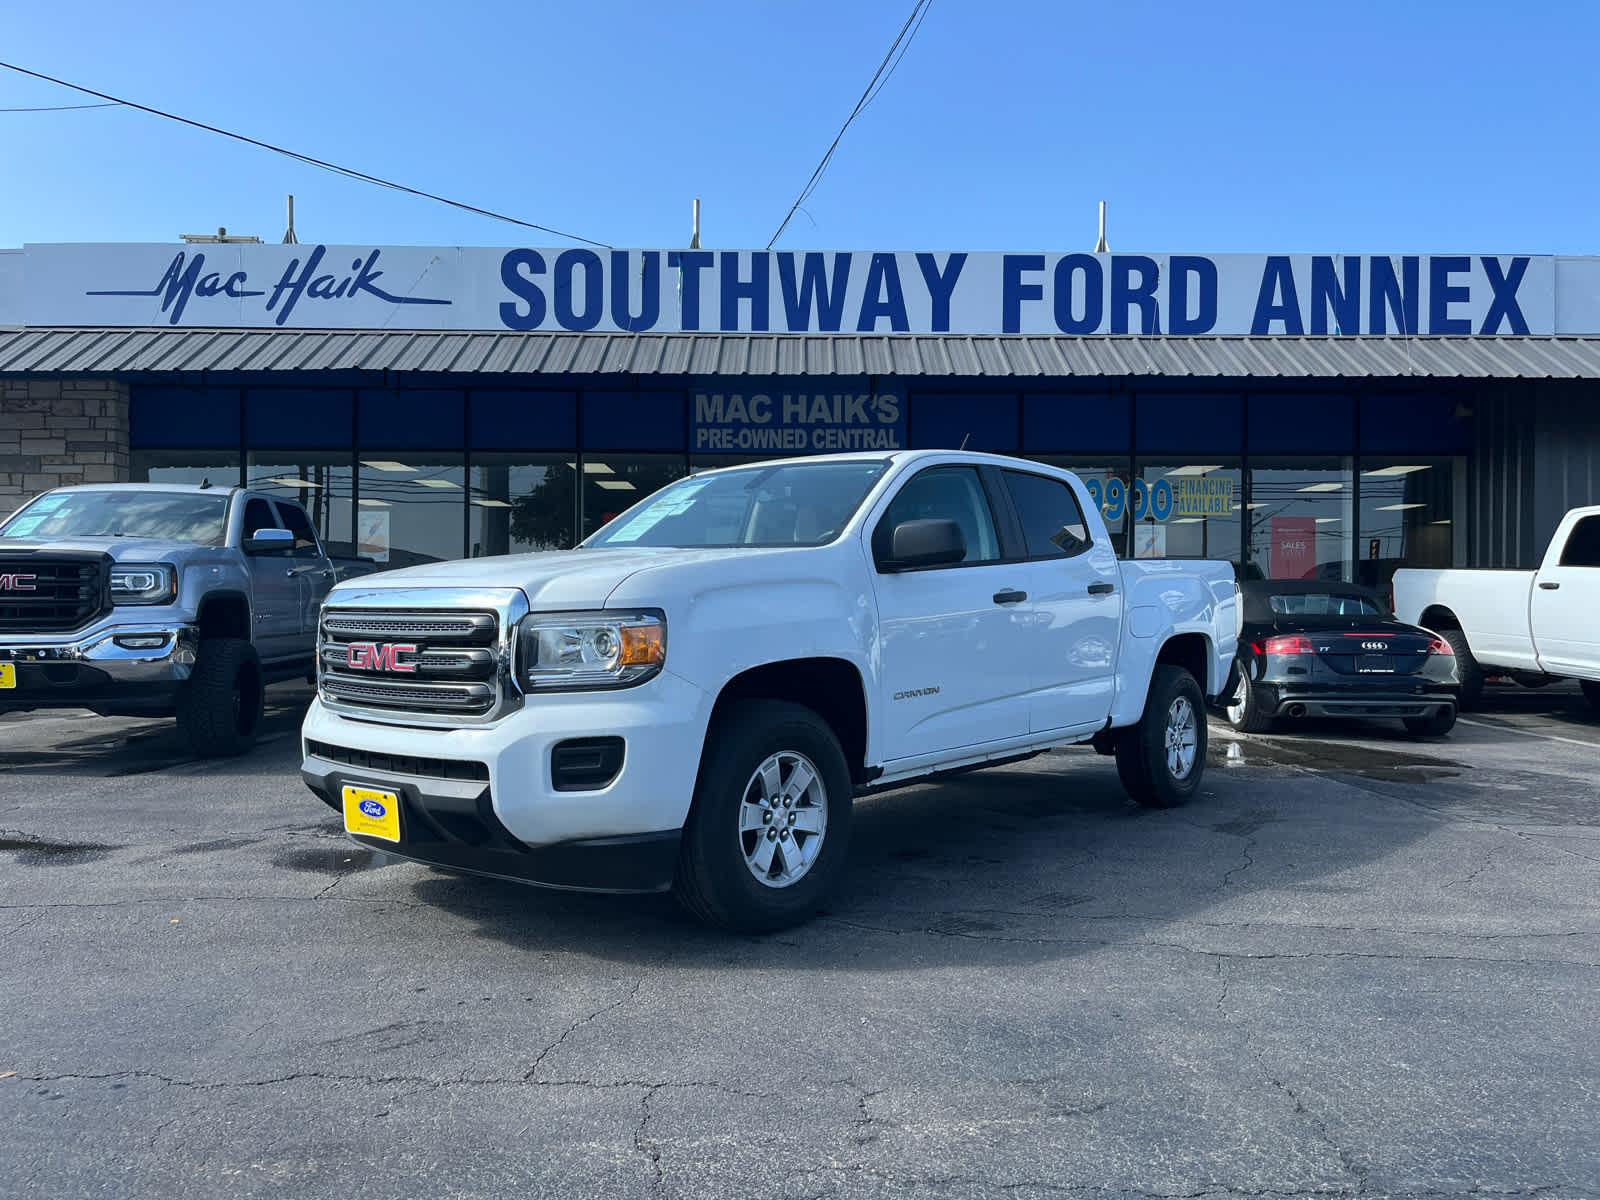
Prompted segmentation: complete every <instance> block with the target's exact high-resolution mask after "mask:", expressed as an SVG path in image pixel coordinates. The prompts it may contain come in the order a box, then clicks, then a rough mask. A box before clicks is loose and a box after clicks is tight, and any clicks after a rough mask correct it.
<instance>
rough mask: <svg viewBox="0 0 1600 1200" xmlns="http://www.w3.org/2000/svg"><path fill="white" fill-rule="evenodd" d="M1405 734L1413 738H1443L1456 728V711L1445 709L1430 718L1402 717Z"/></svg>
mask: <svg viewBox="0 0 1600 1200" xmlns="http://www.w3.org/2000/svg"><path fill="white" fill-rule="evenodd" d="M1401 720H1402V721H1403V722H1404V723H1405V727H1406V732H1407V733H1410V734H1412V735H1413V736H1415V737H1443V736H1444V735H1445V734H1447V733H1449V732H1450V731H1451V730H1452V729H1454V728H1455V727H1456V710H1455V709H1453V708H1447V709H1445V710H1444V711H1442V712H1436V713H1434V714H1433V716H1431V717H1402V718H1401Z"/></svg>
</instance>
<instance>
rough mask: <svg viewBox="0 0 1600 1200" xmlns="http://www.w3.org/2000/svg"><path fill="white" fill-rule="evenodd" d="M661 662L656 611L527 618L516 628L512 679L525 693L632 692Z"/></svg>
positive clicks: (662, 628)
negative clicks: (624, 688)
mask: <svg viewBox="0 0 1600 1200" xmlns="http://www.w3.org/2000/svg"><path fill="white" fill-rule="evenodd" d="M666 658H667V620H666V617H665V616H664V615H663V614H662V613H660V612H653V611H632V612H604V611H601V612H562V613H529V614H528V615H527V616H525V617H523V618H522V621H521V623H520V624H519V625H518V627H517V678H518V680H519V681H520V682H521V684H522V686H523V688H524V690H526V691H529V692H551V691H569V690H577V689H587V688H621V687H632V686H634V685H635V684H640V683H643V682H644V681H645V680H647V679H649V678H650V677H651V676H653V675H655V674H656V673H657V672H659V671H660V670H661V664H662V663H664V662H665V661H666Z"/></svg>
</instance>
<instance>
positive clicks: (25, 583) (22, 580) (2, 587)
mask: <svg viewBox="0 0 1600 1200" xmlns="http://www.w3.org/2000/svg"><path fill="white" fill-rule="evenodd" d="M37 578H39V577H38V576H37V575H18V574H15V573H13V574H10V575H0V592H36V591H38V590H39V589H38V588H36V587H34V586H33V581H34V580H35V579H37Z"/></svg>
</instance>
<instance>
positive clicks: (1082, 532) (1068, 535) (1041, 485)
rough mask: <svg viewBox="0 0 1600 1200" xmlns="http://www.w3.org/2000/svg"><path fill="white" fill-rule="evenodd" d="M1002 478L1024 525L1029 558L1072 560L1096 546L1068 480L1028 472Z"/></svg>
mask: <svg viewBox="0 0 1600 1200" xmlns="http://www.w3.org/2000/svg"><path fill="white" fill-rule="evenodd" d="M1001 474H1002V475H1003V476H1005V481H1006V490H1007V491H1009V492H1010V493H1011V500H1012V503H1013V504H1015V505H1016V509H1017V517H1018V519H1019V520H1020V521H1021V522H1022V537H1023V542H1024V545H1025V546H1026V547H1027V552H1028V557H1029V558H1070V557H1071V556H1072V555H1074V554H1082V553H1083V552H1084V551H1085V550H1087V549H1088V548H1089V547H1090V545H1092V544H1093V543H1092V542H1091V540H1090V537H1089V523H1088V522H1087V521H1086V520H1085V519H1084V516H1083V509H1082V508H1081V507H1080V506H1079V504H1078V498H1077V497H1076V496H1074V495H1073V494H1072V488H1071V487H1070V486H1069V485H1068V484H1067V482H1066V481H1065V480H1062V479H1052V478H1050V477H1049V476H1048V475H1033V474H1029V473H1028V472H1026V471H1002V472H1001Z"/></svg>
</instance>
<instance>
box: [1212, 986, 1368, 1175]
mask: <svg viewBox="0 0 1600 1200" xmlns="http://www.w3.org/2000/svg"><path fill="white" fill-rule="evenodd" d="M1217 978H1218V979H1219V980H1220V981H1221V984H1222V991H1221V993H1220V994H1219V995H1218V997H1217V1015H1218V1016H1219V1017H1220V1018H1221V1019H1222V1021H1223V1022H1224V1023H1225V1024H1227V1025H1230V1026H1232V1027H1233V1028H1235V1029H1237V1030H1239V1032H1240V1035H1241V1037H1242V1039H1243V1041H1244V1048H1245V1051H1246V1052H1247V1053H1248V1054H1249V1055H1250V1057H1251V1058H1252V1059H1254V1060H1255V1064H1256V1069H1257V1070H1259V1071H1260V1072H1261V1075H1262V1078H1264V1079H1265V1080H1266V1081H1267V1082H1268V1083H1270V1084H1271V1085H1272V1086H1273V1087H1274V1088H1276V1089H1277V1090H1278V1091H1280V1092H1282V1093H1283V1094H1284V1095H1285V1096H1287V1097H1288V1098H1289V1099H1290V1100H1291V1101H1293V1103H1294V1113H1295V1115H1296V1116H1303V1117H1305V1118H1306V1121H1307V1123H1308V1124H1309V1125H1310V1126H1311V1128H1312V1130H1313V1131H1314V1132H1315V1133H1316V1135H1317V1137H1318V1138H1320V1139H1321V1140H1322V1141H1323V1142H1325V1143H1326V1144H1327V1145H1328V1146H1329V1147H1330V1148H1331V1149H1332V1150H1333V1152H1334V1154H1336V1155H1337V1156H1338V1158H1339V1165H1340V1166H1341V1167H1342V1168H1343V1169H1344V1172H1345V1174H1347V1175H1350V1176H1351V1177H1353V1178H1354V1179H1355V1180H1356V1181H1357V1183H1358V1185H1359V1186H1358V1187H1357V1188H1356V1194H1357V1195H1359V1194H1361V1193H1363V1192H1365V1191H1366V1190H1367V1178H1368V1177H1367V1175H1366V1174H1364V1173H1363V1172H1362V1171H1361V1170H1360V1169H1359V1168H1358V1167H1357V1166H1356V1162H1355V1157H1354V1155H1352V1154H1351V1153H1350V1152H1349V1151H1347V1150H1346V1149H1345V1148H1344V1147H1343V1146H1341V1145H1340V1144H1339V1142H1338V1141H1337V1140H1336V1139H1335V1138H1334V1137H1333V1135H1332V1134H1331V1133H1329V1132H1328V1126H1327V1119H1326V1118H1324V1117H1319V1116H1318V1115H1317V1114H1316V1113H1314V1112H1312V1111H1311V1110H1310V1109H1309V1108H1307V1107H1306V1106H1305V1104H1304V1102H1303V1101H1302V1100H1301V1099H1300V1096H1299V1094H1298V1093H1297V1092H1296V1091H1295V1090H1294V1089H1293V1088H1292V1087H1290V1086H1289V1085H1288V1084H1287V1083H1284V1082H1283V1081H1282V1080H1281V1079H1279V1078H1277V1076H1276V1075H1274V1074H1273V1073H1272V1072H1271V1071H1270V1070H1268V1068H1267V1063H1266V1056H1265V1054H1264V1053H1263V1052H1262V1051H1261V1050H1260V1049H1259V1048H1258V1047H1257V1046H1256V1044H1255V1039H1254V1038H1253V1037H1252V1036H1251V1028H1250V1025H1249V1023H1248V1022H1244V1021H1239V1020H1236V1019H1235V1016H1234V1014H1233V1013H1232V1012H1231V1011H1230V1010H1229V1009H1228V1007H1227V999H1228V975H1227V965H1226V963H1225V962H1224V961H1222V960H1220V959H1219V960H1218V962H1217ZM1336 1194H1337V1193H1336Z"/></svg>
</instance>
